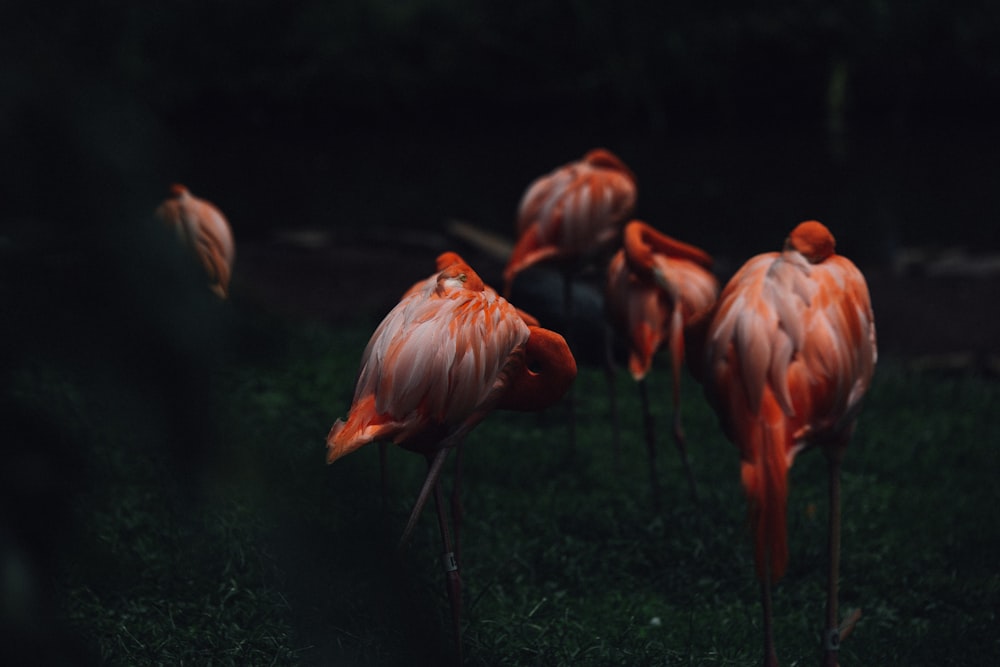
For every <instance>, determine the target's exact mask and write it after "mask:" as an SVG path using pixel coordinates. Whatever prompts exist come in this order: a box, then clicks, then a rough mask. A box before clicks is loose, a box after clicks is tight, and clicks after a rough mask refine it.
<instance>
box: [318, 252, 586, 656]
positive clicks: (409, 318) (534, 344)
mask: <svg viewBox="0 0 1000 667" xmlns="http://www.w3.org/2000/svg"><path fill="white" fill-rule="evenodd" d="M575 377H576V362H575V360H574V358H573V355H572V353H571V352H570V350H569V346H568V345H566V341H565V340H564V339H563V337H562V336H560V335H559V334H557V333H555V332H553V331H549V330H547V329H543V328H540V327H537V326H532V325H529V324H527V323H526V322H525V320H524V319H522V317H521V315H520V314H519V313H518V311H517V309H515V308H514V307H513V306H512V305H511V304H510V303H509V302H508V301H507V300H506V299H504V298H502V297H500V296H499V295H498V294H497V293H496V292H495V291H494V290H492V289H491V288H489V287H487V286H486V285H485V284H484V283H483V281H482V279H481V278H480V277H479V276H478V275H477V274H476V272H475V271H473V270H472V268H471V267H470V266H469V265H468V264H466V263H465V262H464V261H462V259H461V257H459V256H458V255H457V254H455V253H445V254H444V255H442V256H441V257H439V258H438V272H437V273H435V274H434V275H432V276H431V277H429V278H428V279H426V280H424V281H422V282H420V283H417V284H416V285H414V286H413V287H412V288H410V290H408V291H407V292H406V294H405V295H404V296H403V298H402V300H401V301H400V302H399V304H398V305H397V306H396V307H395V308H393V310H392V311H391V312H390V313H389V314H388V315H386V317H385V319H384V320H383V321H382V323H381V324H380V325H379V326H378V328H377V329H376V330H375V333H374V334H373V335H372V337H371V340H370V341H369V342H368V345H367V347H366V348H365V351H364V354H363V355H362V361H361V370H360V373H359V375H358V379H357V383H356V385H355V390H354V399H353V401H352V404H351V408H350V411H349V413H348V416H347V419H346V420H337V421H336V423H334V425H333V427H332V428H331V429H330V433H329V434H328V436H327V439H326V443H327V463H333V462H334V461H336V460H337V459H339V458H340V457H342V456H345V455H346V454H349V453H351V452H352V451H354V450H356V449H358V448H359V447H361V446H363V445H365V444H368V443H370V442H372V441H384V440H389V441H392V442H393V443H395V444H397V445H399V446H400V447H403V448H404V449H408V450H410V451H413V452H416V453H418V454H422V455H423V456H424V457H425V458H426V459H427V463H428V472H427V477H426V479H425V480H424V483H423V486H422V488H421V490H420V494H419V495H418V497H417V501H416V503H415V505H414V507H413V510H412V512H411V513H410V518H409V520H408V521H407V524H406V528H405V530H404V531H403V536H402V538H401V539H400V547H402V546H403V545H404V544H405V543H406V541H407V539H408V538H409V536H410V534H411V533H412V531H413V528H414V526H415V525H416V521H417V519H418V517H419V515H420V513H421V511H422V509H423V506H424V504H425V503H426V501H427V498H428V496H429V495H431V494H433V496H434V503H435V507H436V511H437V515H438V526H439V529H440V532H441V540H442V542H443V544H444V551H445V556H444V558H445V571H446V573H447V578H448V595H449V600H450V603H451V611H452V624H453V629H454V638H455V650H456V655H457V656H458V661H459V662H461V578H460V575H459V559H458V558H457V557H456V553H455V550H454V549H453V547H452V543H451V539H450V536H449V531H448V526H447V518H446V510H445V508H444V505H443V498H442V492H441V487H440V484H439V477H440V473H441V468H442V466H443V464H444V461H445V459H446V458H447V456H448V454H449V452H450V451H451V450H452V449H457V450H458V453H457V456H461V443H462V440H463V438H464V437H465V436H466V434H468V433H469V431H471V430H472V429H473V428H474V427H475V426H476V425H477V424H478V423H479V422H481V421H482V420H483V419H484V418H486V416H487V415H488V414H489V413H490V412H492V411H493V410H494V409H507V410H521V411H533V410H541V409H544V408H546V407H548V406H550V405H552V404H553V403H555V402H556V401H557V400H559V398H560V397H562V395H563V394H565V393H566V391H567V390H568V389H569V386H570V385H571V384H572V382H573V379H574V378H575ZM456 484H458V480H457V479H456ZM455 531H456V541H457V532H458V525H457V523H456V526H455Z"/></svg>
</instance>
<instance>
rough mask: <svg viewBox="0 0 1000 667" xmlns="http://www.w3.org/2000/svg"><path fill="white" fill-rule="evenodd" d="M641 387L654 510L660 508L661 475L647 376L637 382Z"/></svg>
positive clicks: (640, 396) (640, 395) (640, 393)
mask: <svg viewBox="0 0 1000 667" xmlns="http://www.w3.org/2000/svg"><path fill="white" fill-rule="evenodd" d="M636 387H638V388H639V399H640V401H641V402H642V420H643V426H644V427H645V431H646V452H647V453H648V454H649V488H650V495H651V497H652V499H653V511H655V512H658V511H659V510H660V476H659V475H658V474H657V471H656V432H655V429H654V424H653V411H652V410H651V409H650V407H649V389H648V387H647V386H646V378H643V379H641V380H639V381H638V382H636Z"/></svg>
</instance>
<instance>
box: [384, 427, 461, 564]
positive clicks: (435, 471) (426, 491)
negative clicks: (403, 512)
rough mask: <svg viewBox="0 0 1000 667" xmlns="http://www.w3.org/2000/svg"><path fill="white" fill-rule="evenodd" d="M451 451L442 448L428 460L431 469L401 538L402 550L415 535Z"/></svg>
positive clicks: (447, 448)
mask: <svg viewBox="0 0 1000 667" xmlns="http://www.w3.org/2000/svg"><path fill="white" fill-rule="evenodd" d="M442 445H443V443H442ZM450 451H451V448H450V447H445V446H442V447H441V448H440V449H438V451H437V452H436V453H435V454H434V458H433V459H430V458H429V459H428V463H429V468H428V470H427V477H426V478H424V485H423V486H422V487H420V493H419V494H418V495H417V502H416V503H414V505H413V510H412V511H411V512H410V518H409V520H408V521H407V522H406V528H404V529H403V536H402V537H400V538H399V545H398V547H397V548H399V549H402V548H403V547H404V546H405V545H406V543H407V541H409V539H410V536H411V535H412V534H413V529H414V527H415V526H416V525H417V519H418V518H420V513H421V512H422V511H423V509H424V505H426V504H427V499H428V498H429V497H430V495H431V492H432V491H434V488H435V487H436V486H437V483H438V480H439V479H440V478H441V469H442V468H443V467H444V462H445V459H447V458H448V453H449V452H450Z"/></svg>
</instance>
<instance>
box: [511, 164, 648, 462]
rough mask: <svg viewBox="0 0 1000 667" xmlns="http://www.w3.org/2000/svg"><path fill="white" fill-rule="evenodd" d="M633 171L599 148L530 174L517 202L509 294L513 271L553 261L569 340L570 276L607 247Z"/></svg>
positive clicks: (624, 215)
mask: <svg viewBox="0 0 1000 667" xmlns="http://www.w3.org/2000/svg"><path fill="white" fill-rule="evenodd" d="M636 196H637V189H636V180H635V175H634V174H633V173H632V171H631V170H630V169H629V168H628V167H627V166H626V165H625V163H624V162H622V161H621V159H620V158H618V156H616V155H615V154H614V153H612V152H611V151H609V150H606V149H604V148H595V149H592V150H590V151H588V152H587V153H586V154H585V155H584V156H583V158H582V159H580V160H577V161H574V162H570V163H568V164H565V165H563V166H561V167H559V168H557V169H555V170H553V171H552V172H550V173H548V174H546V175H544V176H541V177H539V178H537V179H535V180H534V181H533V182H532V183H531V184H530V185H529V186H528V188H527V190H525V192H524V195H523V196H522V197H521V202H520V204H519V205H518V212H517V222H516V232H517V242H516V243H515V245H514V250H513V251H512V253H511V256H510V258H509V260H508V262H507V266H506V267H505V268H504V271H503V280H504V296H505V297H507V298H510V295H511V290H512V289H513V286H514V281H515V279H516V278H517V275H518V274H519V273H521V272H522V271H524V270H525V269H527V268H528V267H531V266H534V265H535V264H539V263H543V262H544V263H547V264H553V265H555V266H556V267H557V268H558V269H559V271H560V272H561V273H562V277H563V313H564V316H565V326H564V332H565V334H566V338H568V339H570V341H571V342H572V338H573V337H572V332H571V322H572V319H573V313H572V304H573V300H572V291H573V277H574V275H575V274H576V273H578V272H579V271H580V270H581V269H582V268H583V267H585V266H586V265H587V264H588V263H589V262H590V261H592V260H593V259H594V258H595V257H596V256H597V255H600V254H601V253H602V252H604V251H606V250H608V249H609V248H613V247H614V246H615V245H616V244H617V242H618V240H619V237H620V235H621V229H622V226H623V225H624V224H625V221H626V220H627V219H628V217H629V216H630V215H631V213H632V210H633V209H634V208H635V201H636ZM567 408H568V410H569V428H570V445H571V447H573V446H574V443H575V440H576V433H575V428H576V424H575V414H574V408H573V400H572V395H570V396H568V397H567Z"/></svg>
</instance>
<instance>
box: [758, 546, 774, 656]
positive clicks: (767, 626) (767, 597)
mask: <svg viewBox="0 0 1000 667" xmlns="http://www.w3.org/2000/svg"><path fill="white" fill-rule="evenodd" d="M765 559H770V554H768V555H765ZM760 599H761V606H762V607H763V608H764V667H778V653H777V651H775V649H774V612H773V609H772V603H771V567H770V565H768V564H767V560H765V565H764V579H763V581H761V582H760Z"/></svg>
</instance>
